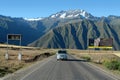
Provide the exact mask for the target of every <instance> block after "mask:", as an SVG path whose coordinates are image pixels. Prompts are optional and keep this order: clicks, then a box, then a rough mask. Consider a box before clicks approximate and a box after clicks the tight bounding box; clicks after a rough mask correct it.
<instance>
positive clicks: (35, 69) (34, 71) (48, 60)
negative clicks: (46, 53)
mask: <svg viewBox="0 0 120 80" xmlns="http://www.w3.org/2000/svg"><path fill="white" fill-rule="evenodd" d="M50 60H51V58H50ZM48 62H49V59H47V61H46V62H44V63H41V65H40V66H39V67H38V68H36V69H34V70H33V71H32V72H30V73H28V74H26V75H25V76H24V77H23V78H22V79H20V80H23V79H25V78H26V77H27V76H29V75H30V74H32V73H33V72H35V71H37V70H38V69H39V68H40V67H42V66H43V65H45V64H46V63H48ZM38 64H39V63H38Z"/></svg>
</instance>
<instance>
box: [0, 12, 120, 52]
mask: <svg viewBox="0 0 120 80" xmlns="http://www.w3.org/2000/svg"><path fill="white" fill-rule="evenodd" d="M7 34H22V45H29V46H35V47H41V48H77V49H87V48H88V39H89V38H98V37H99V38H113V43H114V44H113V47H114V50H120V17H119V16H114V15H110V16H108V17H96V16H93V15H91V14H90V13H88V12H86V11H84V10H68V11H60V12H57V13H55V14H52V15H50V16H49V17H46V18H33V19H27V18H12V17H7V16H2V15H1V16H0V42H2V43H5V42H6V36H7Z"/></svg>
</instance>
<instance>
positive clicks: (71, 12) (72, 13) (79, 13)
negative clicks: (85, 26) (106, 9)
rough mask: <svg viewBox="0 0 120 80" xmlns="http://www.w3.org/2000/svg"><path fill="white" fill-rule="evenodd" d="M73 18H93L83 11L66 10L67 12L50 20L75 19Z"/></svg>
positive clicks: (62, 12) (57, 14)
mask: <svg viewBox="0 0 120 80" xmlns="http://www.w3.org/2000/svg"><path fill="white" fill-rule="evenodd" d="M75 17H82V18H86V19H87V18H90V17H93V16H92V15H91V14H90V13H87V12H86V11H85V10H79V9H78V10H68V11H61V12H58V13H56V14H53V15H51V16H50V18H61V19H64V18H75Z"/></svg>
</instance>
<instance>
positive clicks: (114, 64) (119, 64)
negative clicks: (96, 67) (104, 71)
mask: <svg viewBox="0 0 120 80" xmlns="http://www.w3.org/2000/svg"><path fill="white" fill-rule="evenodd" d="M103 64H104V66H105V67H107V68H108V69H110V70H120V61H118V60H113V61H105V62H104V63H103Z"/></svg>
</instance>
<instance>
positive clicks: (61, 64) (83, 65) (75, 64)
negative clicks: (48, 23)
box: [21, 56, 119, 80]
mask: <svg viewBox="0 0 120 80" xmlns="http://www.w3.org/2000/svg"><path fill="white" fill-rule="evenodd" d="M21 80H119V79H117V78H115V77H114V76H112V75H110V74H109V73H106V72H104V71H103V70H101V69H99V68H98V67H95V66H93V65H91V64H89V63H88V62H85V61H83V60H76V59H75V58H73V57H69V60H68V61H57V60H56V56H54V57H51V59H50V60H49V61H48V62H46V64H44V65H42V66H40V67H38V68H36V69H34V70H33V71H32V72H30V73H28V74H26V75H25V76H24V77H22V79H21Z"/></svg>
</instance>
